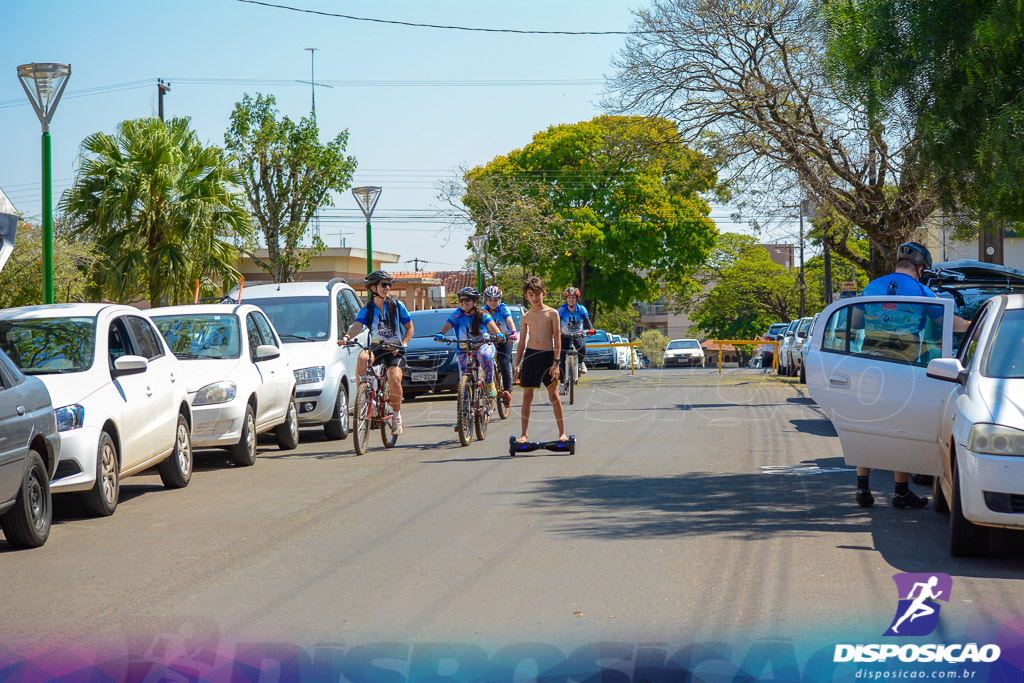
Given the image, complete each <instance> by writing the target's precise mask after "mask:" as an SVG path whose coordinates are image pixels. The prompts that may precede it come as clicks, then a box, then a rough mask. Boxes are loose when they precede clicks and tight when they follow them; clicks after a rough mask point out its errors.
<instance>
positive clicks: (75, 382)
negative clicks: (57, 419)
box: [32, 372, 110, 408]
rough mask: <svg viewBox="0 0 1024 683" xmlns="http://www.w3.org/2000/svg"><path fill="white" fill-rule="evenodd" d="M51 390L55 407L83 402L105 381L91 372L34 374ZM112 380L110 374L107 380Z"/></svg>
mask: <svg viewBox="0 0 1024 683" xmlns="http://www.w3.org/2000/svg"><path fill="white" fill-rule="evenodd" d="M32 377H35V378H36V379H38V380H39V381H40V382H42V383H43V384H44V385H45V386H46V390H47V391H49V392H50V402H51V403H53V407H54V408H62V407H64V406H69V405H72V404H75V403H83V402H85V401H86V400H87V399H88V398H89V397H90V396H92V395H93V394H95V393H96V392H97V391H99V390H100V389H101V388H102V387H103V384H104V382H97V381H96V375H95V374H93V373H89V372H69V373H68V374H66V375H32ZM106 381H108V382H109V381H110V379H109V375H108V376H107V380H106Z"/></svg>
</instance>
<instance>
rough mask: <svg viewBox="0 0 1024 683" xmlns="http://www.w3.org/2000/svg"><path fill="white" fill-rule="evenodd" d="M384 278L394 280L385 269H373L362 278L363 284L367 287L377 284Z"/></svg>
mask: <svg viewBox="0 0 1024 683" xmlns="http://www.w3.org/2000/svg"><path fill="white" fill-rule="evenodd" d="M385 280H387V281H388V282H391V281H392V280H394V278H393V277H391V275H390V274H389V273H387V272H386V271H383V270H375V271H373V272H372V273H370V274H369V275H367V276H366V277H365V278H363V284H365V285H366V286H367V287H372V286H373V285H376V284H379V283H381V282H383V281H385Z"/></svg>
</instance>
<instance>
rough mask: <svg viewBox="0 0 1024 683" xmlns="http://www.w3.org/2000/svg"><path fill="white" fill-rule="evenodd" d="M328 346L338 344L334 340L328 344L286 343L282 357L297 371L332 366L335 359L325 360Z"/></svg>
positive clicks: (282, 346) (282, 350)
mask: <svg viewBox="0 0 1024 683" xmlns="http://www.w3.org/2000/svg"><path fill="white" fill-rule="evenodd" d="M328 344H337V342H335V341H333V340H329V341H327V342H318V341H316V342H285V343H284V344H282V345H281V357H282V358H284V359H285V360H286V361H288V366H289V367H291V368H292V369H295V370H301V369H302V368H312V367H316V366H318V365H330V364H331V361H332V360H333V359H328V360H327V361H325V360H324V351H325V350H326V349H327V348H328ZM353 348H355V347H353Z"/></svg>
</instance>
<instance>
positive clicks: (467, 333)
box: [448, 308, 494, 341]
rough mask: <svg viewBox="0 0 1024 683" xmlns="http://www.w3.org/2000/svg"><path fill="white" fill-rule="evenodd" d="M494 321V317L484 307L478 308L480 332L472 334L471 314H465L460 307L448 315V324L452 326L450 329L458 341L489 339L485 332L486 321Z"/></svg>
mask: <svg viewBox="0 0 1024 683" xmlns="http://www.w3.org/2000/svg"><path fill="white" fill-rule="evenodd" d="M491 322H494V318H492V317H491V316H490V314H489V313H488V312H487V311H485V310H484V309H482V308H481V309H480V327H479V328H478V329H479V330H480V334H477V335H474V334H473V333H472V331H473V315H472V314H471V315H466V314H465V313H464V312H463V311H462V309H461V308H460V309H459V310H457V311H455V312H454V313H452V314H451V315H450V316H448V324H449V325H451V326H452V330H454V332H455V338H456V339H458V340H459V341H470V340H473V341H476V340H480V339H490V337H491V335H489V334H488V333H487V323H491Z"/></svg>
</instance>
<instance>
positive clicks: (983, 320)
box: [958, 308, 992, 368]
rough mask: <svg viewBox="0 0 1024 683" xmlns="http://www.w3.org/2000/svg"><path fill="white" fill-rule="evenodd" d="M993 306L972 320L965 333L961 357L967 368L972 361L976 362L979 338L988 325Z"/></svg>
mask: <svg viewBox="0 0 1024 683" xmlns="http://www.w3.org/2000/svg"><path fill="white" fill-rule="evenodd" d="M991 310H992V309H991V308H986V309H984V310H983V311H982V312H981V313H980V314H979V315H978V318H977V319H976V320H973V321H972V322H971V326H970V328H968V330H967V332H966V334H964V340H965V341H964V343H962V344H961V345H960V351H959V354H958V355H959V357H960V364H961V365H963V366H964V367H965V368H967V367H970V366H971V363H973V362H974V356H975V354H976V353H977V351H978V340H979V339H980V338H981V333H982V332H983V331H984V330H985V328H986V327H987V326H988V315H989V311H991Z"/></svg>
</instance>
